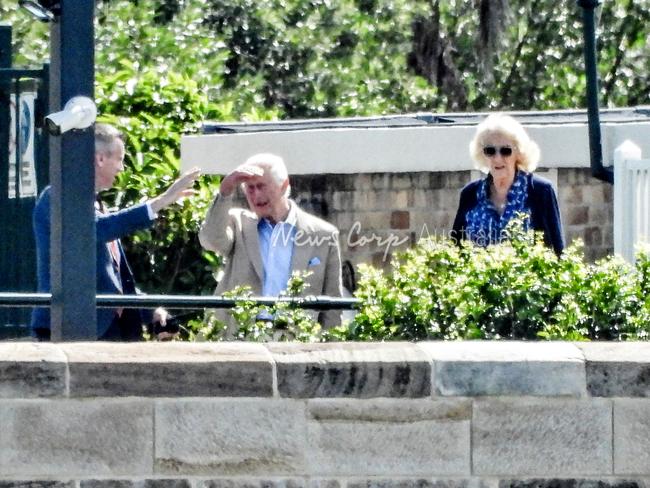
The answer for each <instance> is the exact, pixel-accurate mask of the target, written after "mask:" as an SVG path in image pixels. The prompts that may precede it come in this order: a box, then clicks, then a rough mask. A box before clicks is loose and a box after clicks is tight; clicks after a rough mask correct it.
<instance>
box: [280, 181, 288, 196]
mask: <svg viewBox="0 0 650 488" xmlns="http://www.w3.org/2000/svg"><path fill="white" fill-rule="evenodd" d="M288 186H289V178H287V179H285V180H284V181H283V182H282V185H281V186H280V190H281V191H282V194H283V195H284V193H285V192H286V191H287V187H288Z"/></svg>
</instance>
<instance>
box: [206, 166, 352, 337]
mask: <svg viewBox="0 0 650 488" xmlns="http://www.w3.org/2000/svg"><path fill="white" fill-rule="evenodd" d="M237 187H241V188H242V190H243V192H244V194H245V196H246V200H247V202H248V207H249V208H248V209H244V208H238V207H235V206H234V202H233V197H234V194H235V192H236V189H237ZM290 190H291V187H290V184H289V176H288V173H287V168H286V166H285V164H284V161H283V160H282V158H280V157H279V156H276V155H274V154H256V155H254V156H252V157H251V158H249V159H248V160H247V161H246V162H245V163H244V164H242V165H241V166H239V167H238V168H236V169H235V170H234V171H232V172H231V173H230V174H228V175H227V176H226V177H225V178H224V179H223V180H222V181H221V187H220V189H219V193H218V194H217V196H216V198H215V200H214V202H213V203H212V206H211V207H210V210H208V214H207V217H206V220H205V222H204V223H203V226H202V227H201V232H200V233H199V240H200V241H201V245H202V246H203V247H204V248H205V249H208V250H211V251H215V252H217V253H218V254H220V255H221V256H222V257H223V258H224V260H225V269H224V271H223V276H222V278H221V279H220V281H219V284H218V285H217V289H216V294H217V295H220V294H222V293H223V292H225V291H228V290H232V289H233V288H235V287H237V286H240V285H248V286H250V287H251V289H252V291H253V294H254V295H262V296H278V295H279V294H280V292H281V291H283V290H284V289H285V288H286V286H287V281H288V279H289V277H290V276H291V273H292V272H293V271H308V272H311V273H310V275H309V276H308V277H307V278H306V283H307V284H308V286H307V287H306V289H305V291H304V294H305V295H328V296H334V297H340V296H341V292H342V282H341V254H340V249H339V233H338V230H337V229H336V228H335V227H334V226H333V225H331V224H328V223H327V222H325V221H324V220H321V219H319V218H317V217H314V216H313V215H310V214H308V213H307V212H305V211H303V210H301V209H300V208H299V207H298V205H296V203H295V202H294V201H293V200H291V199H290V198H289V193H290ZM219 318H220V319H221V320H224V322H226V323H227V324H228V331H227V332H226V335H227V336H232V335H233V334H234V332H235V331H236V324H234V321H233V320H232V318H230V317H229V314H227V313H221V314H219ZM319 321H320V323H321V325H322V326H323V327H325V328H327V327H332V326H334V325H338V324H339V323H340V312H339V311H337V310H329V311H326V312H323V313H321V314H320V316H319Z"/></svg>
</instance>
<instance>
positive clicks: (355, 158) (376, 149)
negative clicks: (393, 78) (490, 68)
mask: <svg viewBox="0 0 650 488" xmlns="http://www.w3.org/2000/svg"><path fill="white" fill-rule="evenodd" d="M601 128H602V144H603V159H604V164H605V166H609V165H611V164H613V155H614V150H615V149H616V147H618V145H620V144H621V143H623V142H624V141H625V140H628V139H629V140H631V141H633V142H634V143H635V144H637V145H638V146H640V147H641V149H642V151H643V154H645V155H646V156H647V155H648V154H650V121H647V122H646V121H634V122H625V123H620V122H609V123H601ZM526 129H527V130H528V132H529V134H530V135H531V137H532V138H533V139H534V140H535V141H536V142H537V143H538V144H539V146H540V148H541V152H542V159H541V161H540V166H542V167H548V168H583V167H589V139H588V129H587V124H586V123H558V124H548V123H544V124H526ZM474 130H475V127H474V126H463V125H459V126H446V125H431V126H408V127H390V128H387V127H373V128H327V129H310V130H283V131H266V132H241V133H227V134H208V135H187V136H183V137H182V138H181V167H182V169H188V168H190V167H192V166H199V167H200V168H201V169H202V170H203V172H204V173H206V174H227V173H228V172H230V171H231V170H232V169H234V168H235V167H236V166H237V165H239V164H241V163H242V162H243V161H245V160H246V159H247V158H248V157H249V156H251V155H253V154H255V153H259V152H271V153H275V154H278V155H280V156H282V157H283V158H284V160H285V162H286V163H287V168H288V170H289V173H290V174H352V173H383V172H389V173H405V172H417V171H458V170H469V169H473V167H474V164H473V162H472V161H471V159H470V158H469V150H468V145H469V142H470V140H471V138H472V136H473V134H474Z"/></svg>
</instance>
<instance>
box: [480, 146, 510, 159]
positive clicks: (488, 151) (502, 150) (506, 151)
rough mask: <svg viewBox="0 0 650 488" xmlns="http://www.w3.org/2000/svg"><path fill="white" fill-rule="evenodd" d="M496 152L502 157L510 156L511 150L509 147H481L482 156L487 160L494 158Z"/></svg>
mask: <svg viewBox="0 0 650 488" xmlns="http://www.w3.org/2000/svg"><path fill="white" fill-rule="evenodd" d="M497 152H498V153H499V154H501V156H503V157H506V156H511V155H512V148H511V147H510V146H483V154H485V155H486V156H487V157H488V158H491V157H494V156H496V154H497Z"/></svg>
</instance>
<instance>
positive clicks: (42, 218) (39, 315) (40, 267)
mask: <svg viewBox="0 0 650 488" xmlns="http://www.w3.org/2000/svg"><path fill="white" fill-rule="evenodd" d="M50 193H51V188H50V187H49V186H48V187H47V188H45V190H43V192H42V193H41V195H40V196H39V198H38V200H37V201H36V206H35V207H34V212H33V220H32V225H33V230H34V237H35V239H36V269H37V277H38V291H39V292H44V293H49V291H50V225H51V224H50ZM152 223H153V220H152V219H151V218H150V217H149V210H148V209H147V206H146V204H139V205H134V206H133V207H129V208H127V209H124V210H120V211H119V212H114V213H108V214H102V213H99V212H96V213H95V225H96V229H97V293H100V294H102V293H110V294H113V293H124V294H127V295H132V294H135V293H136V287H135V281H134V279H133V273H132V272H131V268H130V267H129V263H128V261H127V259H126V255H125V254H124V250H123V249H122V245H121V244H120V243H119V241H118V248H119V252H120V266H119V271H118V269H117V268H116V266H115V265H114V263H113V257H112V256H111V253H110V251H109V248H108V246H107V243H108V242H110V241H113V240H116V239H119V238H120V237H123V236H125V235H128V234H130V233H132V232H134V231H136V230H140V229H146V228H147V227H149V226H150V225H151V224H152ZM118 273H119V274H118ZM114 318H115V310H113V309H109V308H99V309H97V336H98V337H99V338H100V339H106V340H122V339H124V340H137V339H139V338H140V337H141V332H142V330H141V326H142V319H143V317H142V316H141V313H140V311H138V310H134V309H124V311H123V313H122V317H121V318H120V320H119V324H118V321H115V322H114V320H113V319H114ZM31 327H32V330H41V331H42V330H48V329H50V310H49V309H48V308H39V307H37V308H34V311H33V312H32V322H31Z"/></svg>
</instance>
